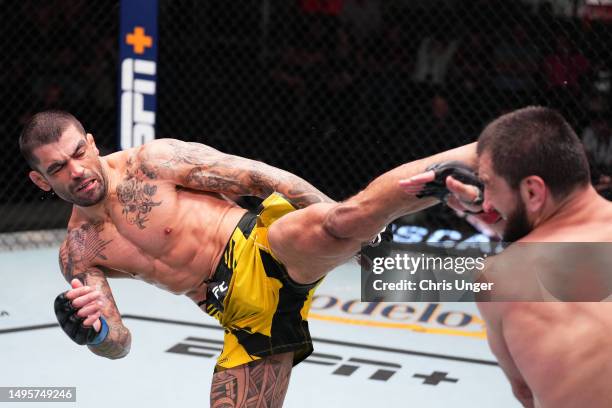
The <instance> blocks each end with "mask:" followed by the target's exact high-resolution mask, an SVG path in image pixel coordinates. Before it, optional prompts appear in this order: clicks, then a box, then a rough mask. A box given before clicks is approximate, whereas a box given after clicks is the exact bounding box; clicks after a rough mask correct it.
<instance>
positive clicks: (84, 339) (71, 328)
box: [54, 292, 108, 345]
mask: <svg viewBox="0 0 612 408" xmlns="http://www.w3.org/2000/svg"><path fill="white" fill-rule="evenodd" d="M54 308H55V316H57V321H58V322H59V324H60V326H61V328H62V330H64V332H65V333H66V334H67V335H68V337H70V338H71V339H72V340H73V341H74V342H75V343H76V344H80V345H85V344H89V345H96V344H100V343H102V341H104V339H105V338H106V336H107V335H108V324H107V323H106V321H105V320H104V319H103V318H102V317H100V323H102V325H101V327H100V331H99V332H96V330H95V329H94V328H93V326H90V327H87V326H83V324H82V323H83V321H84V320H85V319H83V318H81V317H79V316H77V312H78V309H75V308H74V307H72V304H71V302H70V300H69V299H68V298H67V297H66V292H62V293H60V294H59V295H58V296H57V297H56V298H55V304H54Z"/></svg>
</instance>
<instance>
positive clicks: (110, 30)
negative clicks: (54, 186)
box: [0, 0, 612, 196]
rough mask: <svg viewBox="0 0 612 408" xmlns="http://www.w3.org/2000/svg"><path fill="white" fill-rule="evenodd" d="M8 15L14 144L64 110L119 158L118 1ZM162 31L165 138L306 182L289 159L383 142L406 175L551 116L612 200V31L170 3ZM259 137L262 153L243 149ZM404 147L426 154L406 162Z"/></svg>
mask: <svg viewBox="0 0 612 408" xmlns="http://www.w3.org/2000/svg"><path fill="white" fill-rule="evenodd" d="M429 3H431V4H429ZM434 3H435V5H434ZM418 4H421V6H419V5H418ZM263 6H265V7H263ZM0 11H1V12H2V15H3V16H6V18H5V19H4V21H3V24H2V25H0V34H1V35H0V44H2V50H3V56H2V63H3V66H4V69H2V70H0V87H1V88H2V89H3V95H5V100H4V101H3V104H2V105H1V108H0V110H1V111H2V117H3V121H2V122H1V124H0V127H1V128H2V131H3V132H4V133H5V134H10V135H13V136H12V137H11V140H13V139H14V138H15V137H16V135H17V134H18V132H19V129H20V127H21V125H22V124H23V123H24V121H25V120H26V119H27V118H28V117H29V116H30V115H31V114H32V113H34V112H37V111H40V110H44V109H51V108H61V109H65V110H69V111H72V112H74V113H75V114H76V115H77V116H79V117H80V118H81V119H82V121H83V122H84V123H85V125H86V127H87V128H88V129H91V130H93V131H94V134H95V135H96V137H97V140H98V144H99V145H100V146H101V147H102V148H103V149H102V150H103V151H110V150H112V149H114V148H115V143H116V142H115V141H116V129H117V100H118V99H117V85H116V84H117V78H118V75H117V73H118V67H117V64H118V57H117V49H118V21H119V7H118V1H116V0H115V1H111V0H105V1H101V2H87V1H86V0H70V1H67V0H52V1H49V2H38V1H34V0H23V1H21V2H19V4H17V3H15V2H11V1H6V0H0ZM159 18H160V21H159V27H160V34H159V37H160V38H159V46H160V47H159V52H160V55H159V83H158V90H159V91H158V125H157V126H158V129H157V130H158V135H159V136H166V137H179V138H181V137H189V138H192V139H193V140H199V141H204V142H207V143H211V144H214V145H215V146H217V147H218V148H221V149H224V150H226V151H231V152H233V153H237V154H245V155H249V156H251V157H257V158H262V159H264V160H266V161H271V162H272V164H276V165H279V166H281V167H285V168H288V169H289V170H293V171H296V169H295V168H292V167H291V166H292V165H295V162H296V160H289V159H287V160H286V161H284V162H283V161H282V160H280V159H279V160H278V161H277V158H278V157H281V156H283V155H282V151H283V149H295V148H296V143H297V144H299V143H301V144H302V145H305V144H307V143H309V142H312V141H316V140H321V141H327V142H326V143H327V144H325V146H326V148H328V150H329V151H328V152H327V153H326V154H327V155H328V156H329V157H330V158H331V159H332V160H335V159H334V158H335V157H340V156H347V155H346V153H345V152H344V153H343V150H344V151H346V148H347V146H349V147H351V146H357V145H358V141H361V140H370V141H371V142H372V143H375V144H376V146H378V147H377V149H378V150H379V153H380V152H382V153H380V154H379V157H378V159H379V160H380V162H383V161H385V163H387V164H386V165H388V166H392V165H395V164H397V163H396V162H394V161H397V160H410V159H412V158H415V157H420V156H423V155H428V154H431V153H435V152H437V151H440V150H442V149H446V148H450V147H453V146H457V145H460V144H463V143H467V142H470V141H473V140H475V138H476V137H477V135H478V133H479V131H480V130H481V128H482V127H483V125H484V124H486V123H487V121H489V120H490V119H492V118H493V117H495V116H497V115H499V114H501V113H504V112H507V111H509V110H512V109H515V108H518V107H522V106H525V105H529V104H545V105H548V106H552V107H555V108H557V109H559V110H560V111H561V112H562V113H563V114H564V115H565V117H566V118H567V119H568V120H569V121H570V123H571V124H572V126H573V127H574V128H575V129H576V130H577V132H578V134H579V136H580V137H581V138H582V139H583V141H584V144H585V147H586V150H587V152H588V155H589V158H590V160H591V165H592V174H593V183H594V184H595V185H596V186H597V188H598V189H599V190H600V191H601V192H602V194H607V195H608V196H609V195H610V191H612V179H611V175H612V126H611V124H610V120H611V118H610V98H611V95H612V89H611V81H612V71H611V69H612V53H611V49H610V48H609V47H608V44H610V41H612V25H611V24H609V23H606V22H601V21H586V20H583V19H580V18H568V17H559V16H557V15H555V14H554V13H553V10H552V6H551V5H550V4H549V3H546V2H544V1H542V2H540V3H539V5H538V6H537V7H536V6H533V5H524V4H523V3H522V2H519V1H510V0H455V1H444V2H416V1H415V2H412V1H399V0H395V1H381V0H292V1H262V0H248V1H245V2H240V4H238V3H235V4H234V3H228V2H220V1H217V2H215V1H210V2H199V1H196V0H180V1H179V0H177V1H172V2H170V1H164V0H161V1H160V17H159ZM194 95H195V96H196V97H195V99H194ZM194 129H197V130H198V131H197V132H196V133H198V134H199V133H201V134H203V135H206V136H204V137H201V138H200V139H198V137H197V136H194V137H192V136H191V135H194ZM236 134H237V135H240V137H242V138H241V139H232V138H231V137H230V136H229V135H236ZM249 134H256V135H259V136H258V139H259V140H261V141H262V146H255V145H254V144H253V143H243V142H244V137H246V136H247V135H249ZM211 138H212V139H211ZM215 138H216V139H215ZM398 138H402V139H403V140H404V142H403V146H406V145H408V146H409V147H410V149H405V150H404V151H402V152H399V153H398V152H397V151H394V150H397V149H395V148H394V143H395V142H396V141H397V140H398ZM253 140H256V139H251V141H253ZM282 140H288V142H287V143H286V144H285V145H283V144H282V143H281V141H282ZM406 140H407V141H408V142H406ZM341 141H342V143H344V144H341V143H340V142H341ZM336 142H337V143H336ZM269 143H275V144H276V147H275V149H276V152H277V153H276V155H272V154H268V152H267V150H268V146H269ZM334 143H335V144H337V145H338V146H337V147H336V148H335V149H337V150H333V149H334ZM12 148H14V146H12V145H11V149H12ZM241 149H242V150H241ZM257 149H259V150H257ZM385 149H386V150H385ZM302 152H303V154H304V155H306V154H307V152H308V151H307V149H306V148H305V149H303V151H302ZM266 154H268V155H266ZM317 154H319V153H317ZM317 154H315V153H312V154H311V156H308V157H306V156H304V157H305V159H304V161H305V162H309V161H311V160H317V158H316V157H317ZM411 154H412V157H411ZM319 155H320V154H319ZM17 157H18V156H17V155H16V154H15V155H13V154H11V158H12V160H11V161H10V162H5V163H3V165H4V166H5V167H6V169H9V168H15V166H16V165H19V164H18V162H17V161H16V160H17V159H16V158H17ZM326 157H327V156H326ZM308 166H309V165H308V164H307V165H306V166H303V167H301V168H300V169H297V170H300V171H301V173H300V174H302V175H303V176H305V177H307V178H309V179H312V180H313V182H316V183H322V184H324V185H325V181H324V180H323V179H324V178H325V177H324V176H321V178H319V179H317V178H318V174H317V173H318V172H319V169H320V167H319V166H318V165H313V166H314V168H313V169H312V173H308V169H309V168H308ZM378 167H380V168H377V169H376V170H370V169H364V170H363V174H364V175H365V174H373V173H372V172H373V171H374V173H377V172H380V171H382V170H384V167H382V165H378ZM358 176H359V175H356V176H355V177H358ZM359 177H360V176H359ZM321 180H323V181H321ZM365 181H367V180H360V181H359V182H358V184H357V186H356V187H355V186H349V187H350V188H349V187H347V189H348V190H351V191H354V189H355V188H358V187H359V185H362V184H363V182H365ZM338 183H340V182H338ZM330 185H331V184H330ZM324 187H325V186H324ZM332 187H333V186H332ZM341 187H342V188H344V185H343V186H341Z"/></svg>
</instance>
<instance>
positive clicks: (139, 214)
mask: <svg viewBox="0 0 612 408" xmlns="http://www.w3.org/2000/svg"><path fill="white" fill-rule="evenodd" d="M131 168H132V166H131V160H128V166H127V171H126V177H125V179H124V180H123V182H121V183H120V184H119V185H118V186H117V198H118V199H119V202H120V203H121V205H122V206H123V210H122V214H123V215H125V219H126V220H127V222H128V224H130V225H136V226H137V227H138V228H139V229H145V228H146V225H145V223H146V222H147V221H149V217H150V213H151V210H152V209H153V207H157V206H159V205H160V204H161V203H162V201H154V200H153V196H155V193H157V186H156V185H153V184H149V183H146V182H144V179H145V177H148V178H154V177H151V176H152V175H154V173H153V171H152V170H150V169H145V168H143V167H142V166H140V167H139V168H138V169H136V170H131ZM145 170H146V171H145Z"/></svg>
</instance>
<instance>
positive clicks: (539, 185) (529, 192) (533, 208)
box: [519, 176, 548, 212]
mask: <svg viewBox="0 0 612 408" xmlns="http://www.w3.org/2000/svg"><path fill="white" fill-rule="evenodd" d="M519 189H520V192H521V198H522V199H523V203H525V208H527V211H529V212H537V211H539V210H540V209H542V207H544V203H545V202H546V197H547V196H548V189H547V188H546V183H544V180H542V177H540V176H528V177H525V178H524V179H523V180H521V183H520V185H519Z"/></svg>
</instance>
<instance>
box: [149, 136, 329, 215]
mask: <svg viewBox="0 0 612 408" xmlns="http://www.w3.org/2000/svg"><path fill="white" fill-rule="evenodd" d="M168 143H169V145H170V147H171V150H172V157H171V158H170V159H169V160H167V161H166V162H164V163H162V164H161V165H160V166H161V167H164V168H166V169H169V170H170V171H172V169H174V168H176V167H180V166H181V165H182V166H184V165H187V166H188V167H189V171H188V172H187V175H186V176H185V177H184V182H185V184H186V185H187V186H188V187H192V188H196V189H201V190H207V191H216V192H220V193H231V194H235V195H253V196H257V197H260V198H265V197H267V196H268V195H270V194H272V193H273V192H275V191H276V192H279V193H281V194H283V195H284V196H285V197H286V198H287V199H288V200H289V201H290V202H291V203H292V204H293V205H294V206H295V207H297V208H304V207H307V206H308V205H310V204H314V203H319V202H332V200H331V199H330V198H329V197H327V196H326V195H325V194H323V193H322V192H320V191H319V190H317V189H316V188H314V187H313V186H312V185H310V184H309V183H307V182H306V181H304V180H303V179H301V178H300V177H297V176H295V175H293V174H291V173H289V172H286V171H284V170H280V169H276V168H274V167H271V166H267V165H265V164H263V163H261V162H254V161H250V160H248V161H247V160H246V159H242V158H238V157H234V156H228V155H223V154H222V153H219V152H218V151H216V150H214V149H212V148H210V147H207V146H204V145H201V144H199V143H179V142H176V141H168Z"/></svg>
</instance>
